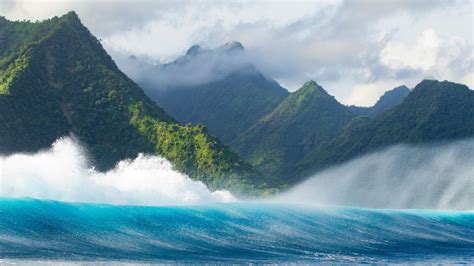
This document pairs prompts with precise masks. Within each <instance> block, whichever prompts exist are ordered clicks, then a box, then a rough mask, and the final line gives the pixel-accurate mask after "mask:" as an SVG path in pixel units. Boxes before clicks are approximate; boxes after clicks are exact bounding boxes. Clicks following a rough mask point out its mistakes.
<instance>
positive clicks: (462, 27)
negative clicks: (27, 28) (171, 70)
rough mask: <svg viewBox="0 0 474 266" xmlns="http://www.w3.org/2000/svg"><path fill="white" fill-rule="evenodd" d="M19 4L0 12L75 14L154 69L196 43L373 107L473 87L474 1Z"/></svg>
mask: <svg viewBox="0 0 474 266" xmlns="http://www.w3.org/2000/svg"><path fill="white" fill-rule="evenodd" d="M45 1H46V2H45ZM5 3H7V4H5ZM12 3H13V2H12V1H11V0H7V2H3V1H2V5H3V6H2V9H1V11H0V14H3V15H6V16H7V17H9V18H14V19H23V18H27V19H28V18H30V19H31V18H32V19H38V18H44V17H49V16H52V15H58V14H62V13H65V12H67V11H68V10H70V9H74V10H76V11H77V12H78V14H79V16H80V17H81V19H82V20H83V22H84V23H85V25H86V26H88V27H89V28H90V29H91V31H92V32H93V33H94V34H96V35H97V36H98V37H100V38H101V39H102V40H103V43H104V46H105V48H106V49H107V50H108V51H109V52H111V53H113V54H116V55H118V54H125V55H132V54H133V55H136V56H138V57H143V56H144V57H147V58H151V59H152V61H160V62H169V61H172V60H174V59H176V58H177V57H179V56H180V55H182V54H184V52H185V51H186V49H187V48H188V47H190V46H191V45H193V44H196V43H198V44H201V45H202V46H206V47H217V46H219V45H222V44H223V43H226V42H229V41H232V40H237V41H240V42H242V43H243V44H244V45H245V46H246V48H247V53H248V54H249V56H250V57H251V58H252V60H253V63H254V64H255V65H257V67H258V68H259V69H260V70H262V71H263V72H264V73H265V74H266V75H268V76H271V77H274V78H275V79H277V81H279V82H280V83H281V84H283V85H284V86H286V87H287V88H289V89H290V90H296V89H297V88H299V87H300V86H301V85H302V84H303V83H304V82H305V81H306V80H309V79H313V80H317V81H318V83H320V84H322V85H323V86H324V87H325V88H326V89H327V90H328V91H329V92H330V93H332V94H334V95H335V96H336V97H337V98H338V99H339V100H341V101H343V102H344V103H348V104H349V103H358V104H364V105H370V104H372V103H373V102H374V101H375V100H376V99H377V98H378V96H380V95H382V94H383V92H384V91H385V90H388V89H391V88H386V87H381V88H378V87H377V86H379V85H380V86H383V85H387V86H388V85H390V84H397V85H401V84H406V85H407V86H410V87H412V86H414V85H416V83H417V82H419V81H420V80H421V79H423V78H425V77H427V76H430V77H432V78H436V79H451V80H452V81H455V82H463V83H466V82H467V83H468V85H469V86H471V87H472V84H473V83H472V79H473V78H472V75H473V70H472V60H470V61H469V60H467V59H466V58H468V59H469V58H472V50H473V47H474V45H473V35H474V34H473V26H472V25H473V24H472V21H473V16H474V15H473V12H472V10H473V8H474V6H473V5H474V2H473V1H460V0H457V1H456V0H455V1H449V2H448V1H437V0H416V1H408V0H389V1H375V0H360V1H350V0H347V1H343V0H340V1H322V0H321V1H296V2H279V1H226V2H220V1H192V2H191V1H179V2H174V1H173V2H171V1H151V0H150V1H144V0H142V1H125V0H121V1H113V2H110V1H93V0H84V1H75V0H72V1H61V0H49V1H47V0H44V1H32V0H15V1H14V5H13V4H12ZM450 43H452V44H450ZM423 45H424V46H423ZM424 47H426V48H427V49H424ZM404 49H407V50H406V51H407V53H404V51H403V50H404ZM456 49H460V51H461V52H458V51H457V50H456ZM469 55H471V56H469ZM454 72H456V73H458V74H456V73H454ZM387 80H389V81H390V82H385V83H384V81H387ZM360 88H372V90H365V89H364V90H361V89H360ZM357 93H359V94H361V96H360V97H357V99H358V100H357V102H351V101H353V100H354V99H356V98H354V97H353V95H355V94H357Z"/></svg>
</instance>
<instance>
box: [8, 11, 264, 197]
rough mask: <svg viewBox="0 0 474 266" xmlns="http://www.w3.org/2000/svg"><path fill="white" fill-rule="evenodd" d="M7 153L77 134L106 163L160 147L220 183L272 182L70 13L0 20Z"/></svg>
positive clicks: (179, 164) (250, 186) (242, 187)
mask: <svg viewBox="0 0 474 266" xmlns="http://www.w3.org/2000/svg"><path fill="white" fill-rule="evenodd" d="M0 124H1V125H2V126H1V127H0V153H2V154H11V153H17V152H34V151H37V150H40V149H45V148H47V147H49V146H50V145H51V144H52V143H53V142H54V141H55V140H56V139H58V138H60V137H62V136H65V135H70V134H72V135H74V136H75V137H77V138H78V139H79V141H80V142H82V143H83V144H84V145H85V146H86V147H87V149H88V152H89V154H90V156H91V159H92V161H93V164H94V165H95V166H96V167H97V168H98V169H99V170H107V169H110V168H111V167H113V166H114V165H115V164H116V163H117V162H118V161H119V160H122V159H125V158H133V157H135V156H137V154H138V153H143V152H144V153H152V154H158V155H161V156H163V157H165V158H166V159H168V160H170V161H171V163H172V164H173V166H174V167H175V169H177V170H179V171H182V172H184V173H186V174H188V175H189V176H191V177H192V178H194V179H197V180H201V181H203V182H204V183H206V184H207V185H208V186H209V187H210V188H212V189H218V188H230V189H231V190H234V191H239V192H247V193H252V191H255V189H256V188H257V187H258V188H263V187H267V186H268V185H269V184H267V183H266V181H265V180H264V178H263V177H262V176H261V175H260V174H258V173H257V172H256V171H255V170H254V169H253V168H252V167H251V166H249V165H248V164H246V163H243V162H242V161H241V160H240V159H239V157H238V156H237V155H236V154H234V153H233V152H230V151H229V150H228V149H227V148H226V147H224V146H223V145H222V144H221V143H220V141H218V140H217V139H216V138H214V137H212V136H210V135H208V134H207V133H206V129H205V128H204V127H202V126H198V127H191V126H181V125H180V124H178V123H177V122H176V121H175V120H174V119H173V118H171V117H170V116H169V115H168V114H167V113H166V112H165V111H163V110H162V109H161V108H159V107H158V106H157V105H156V104H155V103H154V102H153V101H152V100H151V99H150V98H148V96H146V95H145V93H144V92H143V91H142V90H141V89H140V88H139V87H138V86H137V85H136V84H135V83H134V82H133V81H132V80H130V79H129V78H128V77H127V76H125V75H124V74H123V73H122V72H121V71H120V70H119V69H118V68H117V66H116V65H115V63H114V62H113V61H112V59H111V57H110V56H109V55H108V54H107V53H106V52H105V50H104V49H103V48H102V46H101V44H100V42H99V41H98V40H97V39H96V38H95V37H94V36H92V35H91V33H90V32H89V31H88V30H87V28H85V27H84V26H83V25H82V24H81V22H80V20H79V18H78V17H77V15H76V14H75V13H74V12H70V13H68V14H67V15H65V16H63V17H60V18H58V17H55V18H52V19H50V20H47V21H44V22H40V23H30V22H10V21H8V20H6V19H3V18H1V19H0Z"/></svg>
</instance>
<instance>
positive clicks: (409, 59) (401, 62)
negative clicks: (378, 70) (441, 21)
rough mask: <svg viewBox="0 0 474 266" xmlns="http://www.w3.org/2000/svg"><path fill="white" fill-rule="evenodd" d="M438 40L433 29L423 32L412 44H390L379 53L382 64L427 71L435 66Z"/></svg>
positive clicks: (438, 46)
mask: <svg viewBox="0 0 474 266" xmlns="http://www.w3.org/2000/svg"><path fill="white" fill-rule="evenodd" d="M439 48H440V40H439V37H438V35H437V34H436V32H435V31H434V30H433V29H428V30H425V31H423V32H422V33H421V36H420V37H419V38H418V39H417V40H415V42H414V43H413V44H411V43H409V44H407V43H403V42H397V41H394V42H390V43H388V44H387V46H385V48H384V49H383V50H382V51H381V53H380V60H381V62H382V64H384V65H386V66H388V67H390V68H393V69H402V68H406V67H409V68H414V69H421V70H428V69H430V68H431V67H433V66H434V65H435V64H436V60H437V58H438V53H439Z"/></svg>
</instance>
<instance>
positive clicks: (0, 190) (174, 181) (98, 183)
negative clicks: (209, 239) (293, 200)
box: [0, 138, 236, 205]
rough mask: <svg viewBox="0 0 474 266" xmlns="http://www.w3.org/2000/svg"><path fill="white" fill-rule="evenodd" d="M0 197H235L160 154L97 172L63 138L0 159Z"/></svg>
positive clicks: (120, 200) (167, 201) (133, 201)
mask: <svg viewBox="0 0 474 266" xmlns="http://www.w3.org/2000/svg"><path fill="white" fill-rule="evenodd" d="M0 197H15V198H19V197H31V198H37V199H50V200H59V201H68V202H91V203H110V204H128V205H182V204H198V203H209V202H229V201H235V200H236V199H235V198H234V197H233V196H232V194H231V193H230V192H228V191H215V192H211V191H209V189H208V188H207V187H206V186H205V185H204V184H203V183H201V182H197V181H193V180H191V179H190V178H189V177H187V176H186V175H184V174H182V173H179V172H177V171H174V170H173V169H172V166H171V164H170V163H169V162H168V161H167V160H165V159H163V158H161V157H158V156H149V155H143V154H140V155H139V156H138V157H137V158H135V159H133V160H124V161H121V162H119V163H118V164H117V165H116V167H115V168H114V169H112V170H110V171H108V172H106V173H100V172H97V171H95V170H94V169H93V168H91V167H90V166H89V164H88V160H87V156H86V152H85V151H84V150H83V148H82V147H81V146H80V145H79V144H78V143H77V142H76V141H74V140H73V139H72V138H62V139H59V140H58V141H56V142H55V143H54V144H53V146H52V148H51V149H49V150H46V151H43V152H38V153H35V154H15V155H11V156H7V157H0Z"/></svg>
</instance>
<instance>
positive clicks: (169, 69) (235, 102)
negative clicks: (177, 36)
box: [135, 42, 288, 144]
mask: <svg viewBox="0 0 474 266" xmlns="http://www.w3.org/2000/svg"><path fill="white" fill-rule="evenodd" d="M146 72H147V73H148V75H147V76H144V75H143V74H141V75H140V77H138V78H136V79H135V80H136V81H137V82H138V83H139V84H140V85H141V86H142V87H143V88H144V89H145V91H146V92H147V94H148V95H150V97H151V98H152V99H153V100H154V101H155V102H157V103H158V105H160V106H161V107H163V108H164V110H165V111H166V112H168V113H169V114H171V115H172V116H173V117H175V118H176V119H177V120H178V121H179V122H181V123H184V124H186V123H192V124H198V123H201V124H204V125H205V126H206V127H207V128H208V129H209V132H210V133H211V134H213V135H215V136H217V137H218V138H219V139H221V140H222V141H223V142H224V143H227V144H228V143H230V142H231V141H233V140H234V139H235V138H236V137H237V135H239V134H240V133H243V132H244V131H245V130H247V129H248V128H250V127H251V126H252V125H253V124H255V123H256V122H257V121H258V119H260V118H261V117H263V116H264V115H266V114H267V113H269V112H270V111H271V110H273V109H274V108H275V107H276V106H277V105H278V103H280V102H281V101H282V100H283V98H285V97H286V96H287V95H288V91H287V90H286V89H284V88H282V87H281V86H280V85H279V84H278V83H277V82H276V81H274V80H272V79H270V78H268V77H266V76H264V75H263V74H262V73H261V72H260V71H259V70H258V69H257V68H256V67H255V66H253V65H252V64H251V63H250V62H249V61H248V60H247V59H246V57H245V53H244V47H243V46H242V44H240V43H238V42H232V43H228V44H226V45H223V46H221V47H218V48H216V49H214V50H208V49H207V50H206V49H203V48H201V47H200V46H198V45H194V46H192V47H191V48H189V49H188V51H187V52H186V54H185V55H184V56H182V57H179V58H178V59H176V60H175V61H173V62H171V63H168V64H164V65H159V66H156V67H155V68H152V69H151V70H149V69H148V70H147V71H146ZM150 76H153V77H155V76H156V78H150ZM168 76H170V77H171V79H172V80H181V83H176V82H174V83H173V84H169V82H168V78H166V77H168Z"/></svg>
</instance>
